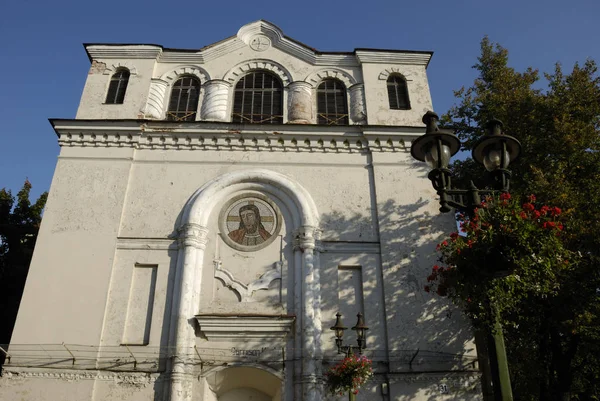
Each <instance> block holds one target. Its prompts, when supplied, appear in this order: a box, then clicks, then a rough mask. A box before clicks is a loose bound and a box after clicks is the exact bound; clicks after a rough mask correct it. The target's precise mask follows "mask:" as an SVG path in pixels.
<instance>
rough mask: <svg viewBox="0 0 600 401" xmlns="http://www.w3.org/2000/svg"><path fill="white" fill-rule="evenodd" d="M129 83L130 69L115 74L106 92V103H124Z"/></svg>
mask: <svg viewBox="0 0 600 401" xmlns="http://www.w3.org/2000/svg"><path fill="white" fill-rule="evenodd" d="M128 83H129V71H128V70H120V71H117V72H116V73H114V74H113V76H112V77H111V78H110V84H109V85H108V93H107V94H106V101H105V102H104V103H106V104H123V99H125V91H126V90H127V84H128Z"/></svg>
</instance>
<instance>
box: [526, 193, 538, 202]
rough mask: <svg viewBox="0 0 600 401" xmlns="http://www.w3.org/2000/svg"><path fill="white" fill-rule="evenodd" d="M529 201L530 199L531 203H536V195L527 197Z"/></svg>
mask: <svg viewBox="0 0 600 401" xmlns="http://www.w3.org/2000/svg"><path fill="white" fill-rule="evenodd" d="M527 199H529V202H531V203H533V202H535V200H536V199H537V198H536V197H535V195H533V194H531V195H529V196H528V197H527Z"/></svg>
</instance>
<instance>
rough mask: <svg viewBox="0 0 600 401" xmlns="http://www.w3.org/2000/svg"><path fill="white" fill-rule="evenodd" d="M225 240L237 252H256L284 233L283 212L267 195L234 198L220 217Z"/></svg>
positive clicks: (245, 195) (247, 195)
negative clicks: (282, 231) (282, 224)
mask: <svg viewBox="0 0 600 401" xmlns="http://www.w3.org/2000/svg"><path fill="white" fill-rule="evenodd" d="M219 228H220V229H221V233H222V238H223V241H225V243H226V244H227V245H229V246H230V247H232V248H233V249H237V250H238V251H244V252H252V251H257V250H259V249H262V248H264V247H266V246H267V245H269V244H270V243H271V242H273V241H274V240H275V238H276V237H277V235H278V234H279V231H280V230H281V213H280V212H279V209H278V208H277V205H276V204H275V203H274V202H273V201H272V200H270V199H269V198H267V197H266V196H264V195H260V194H242V195H239V196H236V197H234V198H232V199H230V200H229V201H228V202H227V203H226V204H225V206H224V207H223V209H221V213H220V214H219Z"/></svg>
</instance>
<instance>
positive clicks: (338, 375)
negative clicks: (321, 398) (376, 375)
mask: <svg viewBox="0 0 600 401" xmlns="http://www.w3.org/2000/svg"><path fill="white" fill-rule="evenodd" d="M372 376H373V363H372V361H371V360H370V359H369V358H367V357H366V356H364V355H350V356H348V357H346V358H344V359H343V360H342V361H341V362H339V363H338V364H337V365H335V366H334V367H332V368H331V369H329V370H328V371H327V373H325V385H326V386H327V391H329V393H331V394H332V395H342V394H344V393H347V392H349V391H352V393H354V394H358V389H359V388H361V387H362V386H363V385H365V383H367V382H368V381H369V379H370V378H371V377H372Z"/></svg>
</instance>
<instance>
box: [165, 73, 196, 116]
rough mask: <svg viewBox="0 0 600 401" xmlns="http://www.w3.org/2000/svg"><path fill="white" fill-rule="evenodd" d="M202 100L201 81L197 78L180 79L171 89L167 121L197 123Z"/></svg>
mask: <svg viewBox="0 0 600 401" xmlns="http://www.w3.org/2000/svg"><path fill="white" fill-rule="evenodd" d="M199 98H200V81H199V80H198V79H197V78H195V77H190V76H185V77H181V78H179V79H178V80H177V81H175V83H174V84H173V88H172V89H171V99H170V100H169V108H168V109H167V120H171V121H195V120H196V113H197V111H198V99H199Z"/></svg>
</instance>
